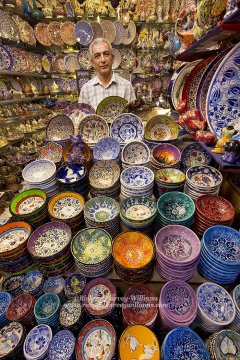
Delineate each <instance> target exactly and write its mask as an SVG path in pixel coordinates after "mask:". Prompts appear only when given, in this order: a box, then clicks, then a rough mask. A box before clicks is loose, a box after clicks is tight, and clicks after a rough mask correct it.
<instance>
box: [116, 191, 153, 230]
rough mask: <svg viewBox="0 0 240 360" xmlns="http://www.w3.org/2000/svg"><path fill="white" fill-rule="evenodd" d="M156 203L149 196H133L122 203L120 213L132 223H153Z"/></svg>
mask: <svg viewBox="0 0 240 360" xmlns="http://www.w3.org/2000/svg"><path fill="white" fill-rule="evenodd" d="M156 211H157V207H156V203H155V201H153V200H151V199H150V198H149V197H147V196H132V197H129V198H127V199H125V200H123V201H122V202H121V204H120V214H121V217H122V218H123V220H125V221H126V222H129V223H130V224H132V225H143V224H145V225H146V224H149V223H151V222H152V221H153V220H154V218H155V216H156Z"/></svg>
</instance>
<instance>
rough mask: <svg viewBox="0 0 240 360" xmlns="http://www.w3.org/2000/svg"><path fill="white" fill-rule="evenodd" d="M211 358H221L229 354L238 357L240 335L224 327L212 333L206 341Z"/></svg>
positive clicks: (221, 359)
mask: <svg viewBox="0 0 240 360" xmlns="http://www.w3.org/2000/svg"><path fill="white" fill-rule="evenodd" d="M206 346H207V348H208V350H209V352H210V355H211V360H223V359H226V357H228V354H231V355H229V356H230V358H231V356H233V358H234V356H236V358H238V357H239V353H240V350H239V347H240V335H239V334H238V333H237V332H236V331H233V330H229V329H224V330H221V331H219V332H216V333H214V334H212V335H211V336H210V337H209V338H208V339H207V341H206Z"/></svg>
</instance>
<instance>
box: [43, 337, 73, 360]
mask: <svg viewBox="0 0 240 360" xmlns="http://www.w3.org/2000/svg"><path fill="white" fill-rule="evenodd" d="M75 343H76V340H75V337H74V335H73V333H72V332H71V331H69V330H61V331H58V332H57V333H56V334H55V335H54V336H53V338H52V340H51V342H50V344H49V347H48V353H47V359H48V360H60V359H64V360H73V359H75V356H74V351H75Z"/></svg>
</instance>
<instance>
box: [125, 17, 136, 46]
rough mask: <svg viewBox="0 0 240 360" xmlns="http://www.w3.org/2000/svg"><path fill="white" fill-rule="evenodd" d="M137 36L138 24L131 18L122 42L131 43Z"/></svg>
mask: <svg viewBox="0 0 240 360" xmlns="http://www.w3.org/2000/svg"><path fill="white" fill-rule="evenodd" d="M135 36H136V25H135V23H134V22H133V21H132V20H130V21H129V23H128V26H127V28H126V29H125V34H124V39H123V41H122V43H123V44H124V45H130V44H131V43H132V42H133V40H134V39H135Z"/></svg>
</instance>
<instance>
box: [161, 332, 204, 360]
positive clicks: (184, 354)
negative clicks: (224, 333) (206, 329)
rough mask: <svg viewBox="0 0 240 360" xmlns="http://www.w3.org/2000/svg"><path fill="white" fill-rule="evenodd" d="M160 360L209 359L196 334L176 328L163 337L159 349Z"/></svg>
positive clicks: (201, 341)
mask: <svg viewBox="0 0 240 360" xmlns="http://www.w3.org/2000/svg"><path fill="white" fill-rule="evenodd" d="M176 344H177V346H176ZM161 359H163V360H172V359H201V360H211V357H210V354H209V352H208V349H207V347H206V345H205V343H204V342H203V340H202V339H201V338H200V336H199V335H198V334H196V333H195V332H194V331H192V330H191V329H188V328H177V329H173V330H172V331H170V332H169V333H168V334H167V336H166V337H165V339H164V341H163V344H162V348H161Z"/></svg>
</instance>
